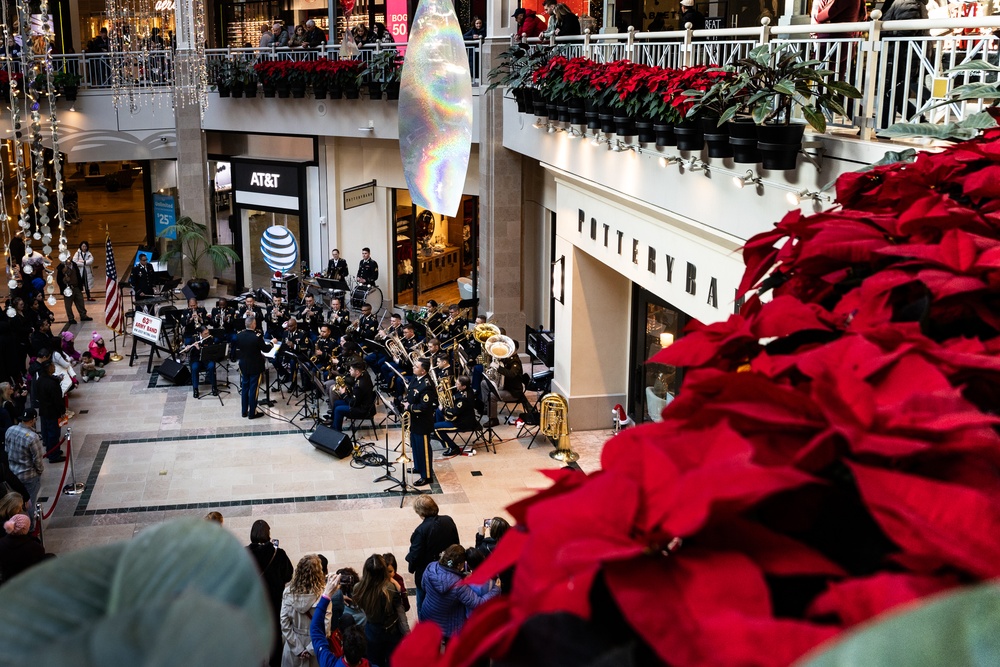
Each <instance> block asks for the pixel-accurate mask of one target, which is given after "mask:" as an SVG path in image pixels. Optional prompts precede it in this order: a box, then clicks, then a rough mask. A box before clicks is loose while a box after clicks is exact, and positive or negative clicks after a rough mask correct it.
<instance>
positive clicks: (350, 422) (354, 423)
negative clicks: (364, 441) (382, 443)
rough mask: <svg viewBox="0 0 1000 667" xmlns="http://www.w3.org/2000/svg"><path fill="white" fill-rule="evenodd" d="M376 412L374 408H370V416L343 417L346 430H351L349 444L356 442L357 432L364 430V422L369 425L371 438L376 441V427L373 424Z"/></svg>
mask: <svg viewBox="0 0 1000 667" xmlns="http://www.w3.org/2000/svg"><path fill="white" fill-rule="evenodd" d="M376 414H377V410H376V409H375V406H372V411H371V414H370V415H368V416H367V417H344V421H345V422H347V426H348V428H350V429H351V442H355V443H356V442H357V441H358V431H359V430H363V429H365V428H366V426H365V422H368V423H369V424H371V429H372V437H373V438H374V439H375V440H376V441H377V440H378V425H376V424H375V415H376Z"/></svg>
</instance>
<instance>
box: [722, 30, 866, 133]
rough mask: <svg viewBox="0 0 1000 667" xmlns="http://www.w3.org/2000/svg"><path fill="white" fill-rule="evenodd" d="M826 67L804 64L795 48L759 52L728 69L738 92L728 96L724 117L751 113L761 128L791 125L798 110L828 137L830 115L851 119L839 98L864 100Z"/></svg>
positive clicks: (777, 47) (768, 47)
mask: <svg viewBox="0 0 1000 667" xmlns="http://www.w3.org/2000/svg"><path fill="white" fill-rule="evenodd" d="M822 65H823V61H821V60H802V58H801V56H800V54H799V52H798V51H797V50H796V48H795V46H794V45H792V44H782V45H774V44H765V45H762V46H758V47H757V48H755V49H753V50H752V51H750V53H749V54H747V57H746V58H741V59H740V60H738V61H737V62H736V64H735V65H731V66H728V67H726V71H727V72H730V73H732V74H733V75H734V78H733V80H732V82H731V83H729V86H731V87H732V88H733V90H730V91H727V92H726V93H725V96H727V97H729V98H731V103H730V105H729V107H728V108H727V109H726V110H725V111H724V112H723V114H722V117H724V118H726V119H727V120H728V119H730V118H732V117H733V116H735V115H737V114H740V113H744V112H746V111H749V112H750V116H751V117H752V118H753V120H754V122H755V123H757V124H758V125H763V124H781V125H787V124H789V123H791V122H792V112H793V110H794V109H795V108H798V109H799V110H801V112H802V115H803V117H804V118H805V119H806V122H807V123H809V125H811V126H812V127H813V129H815V130H816V131H817V132H825V131H826V114H834V113H837V114H841V115H846V111H845V110H844V107H843V106H842V105H841V104H840V101H839V98H840V97H847V98H850V99H859V98H860V97H861V91H859V90H858V89H857V88H855V87H854V86H852V85H850V84H849V83H846V82H844V81H839V80H836V79H833V78H832V77H833V75H834V72H833V71H832V70H828V69H822V68H821V66H822ZM720 94H721V93H720Z"/></svg>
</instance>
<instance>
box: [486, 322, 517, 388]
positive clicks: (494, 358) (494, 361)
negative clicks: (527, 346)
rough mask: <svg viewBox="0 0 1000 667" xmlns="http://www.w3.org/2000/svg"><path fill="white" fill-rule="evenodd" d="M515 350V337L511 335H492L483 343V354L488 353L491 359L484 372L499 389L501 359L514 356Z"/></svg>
mask: <svg viewBox="0 0 1000 667" xmlns="http://www.w3.org/2000/svg"><path fill="white" fill-rule="evenodd" d="M514 352H516V347H515V345H514V339H513V338H511V337H510V336H504V335H502V334H497V335H496V336H490V337H489V338H488V339H487V340H486V342H485V343H483V354H485V355H487V358H489V359H490V364H489V366H488V367H487V368H486V370H484V371H483V373H484V374H485V375H486V376H487V377H488V378H489V379H490V381H492V382H493V384H495V385H497V388H498V389H499V388H501V385H500V360H501V359H506V358H508V357H510V356H513V354H514Z"/></svg>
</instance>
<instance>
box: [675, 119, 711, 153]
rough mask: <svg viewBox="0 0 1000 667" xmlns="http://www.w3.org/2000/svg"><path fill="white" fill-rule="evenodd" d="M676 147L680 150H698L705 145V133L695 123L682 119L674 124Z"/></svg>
mask: <svg viewBox="0 0 1000 667" xmlns="http://www.w3.org/2000/svg"><path fill="white" fill-rule="evenodd" d="M674 134H675V135H676V136H677V148H678V149H679V150H682V151H700V150H701V149H702V148H703V147H704V145H705V134H704V133H703V132H702V131H701V127H700V126H699V125H698V124H697V123H692V122H691V121H684V122H683V123H679V124H677V125H674Z"/></svg>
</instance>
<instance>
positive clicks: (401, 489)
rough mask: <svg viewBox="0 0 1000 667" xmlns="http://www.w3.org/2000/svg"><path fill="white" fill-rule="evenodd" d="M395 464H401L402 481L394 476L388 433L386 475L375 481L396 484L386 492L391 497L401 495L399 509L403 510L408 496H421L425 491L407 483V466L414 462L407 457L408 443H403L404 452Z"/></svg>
mask: <svg viewBox="0 0 1000 667" xmlns="http://www.w3.org/2000/svg"><path fill="white" fill-rule="evenodd" d="M395 462H396V463H398V464H399V469H400V471H401V472H400V474H399V476H400V478H401V479H396V478H395V477H393V476H392V470H391V466H392V464H391V463H389V434H388V433H386V434H385V474H384V475H382V476H381V477H379V478H378V479H376V480H375V481H376V482H395V484H393V485H392V486H390V487H389V488H387V489H385V492H386V493H388V494H390V495H391V494H394V493H398V494H399V507H400V509H402V508H403V502H404V501H405V500H406V496H408V495H411V494H416V495H420V494H422V493H423V491H421V490H420V489H418V488H416V487H412V486H410V485H409V484H407V483H406V464H407V463H411V462H412V460H411V459H410V457H409V456H407V455H406V443H405V442H403V452H402V453H401V454H400V455H399V456H398V457H396V461H395Z"/></svg>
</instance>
